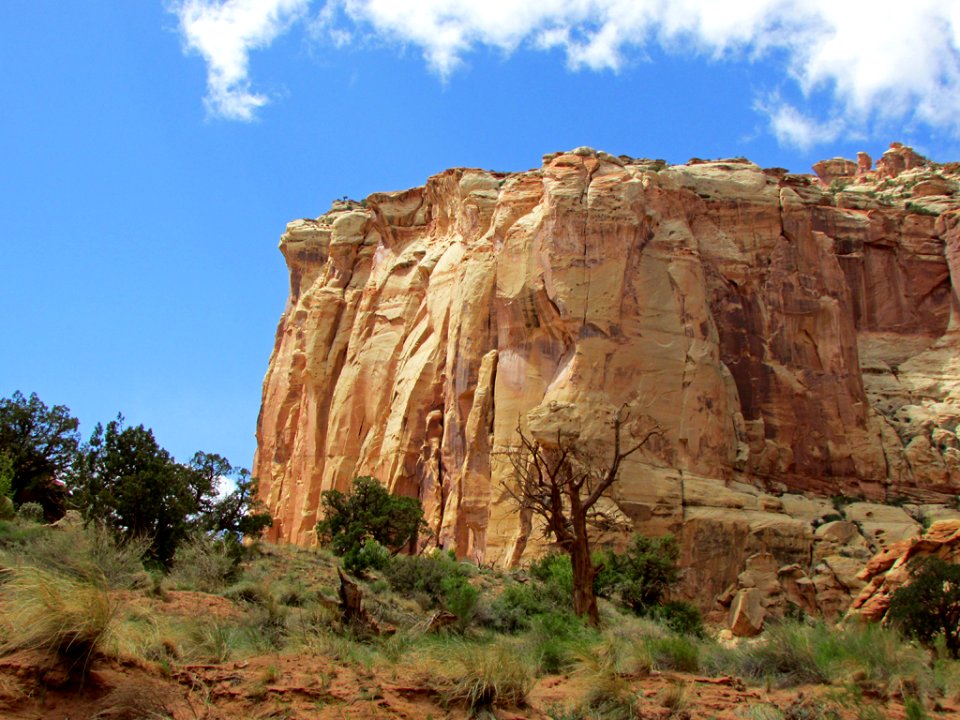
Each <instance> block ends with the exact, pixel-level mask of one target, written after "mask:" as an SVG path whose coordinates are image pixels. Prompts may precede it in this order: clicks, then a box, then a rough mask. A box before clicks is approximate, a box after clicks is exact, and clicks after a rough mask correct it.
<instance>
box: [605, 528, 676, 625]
mask: <svg viewBox="0 0 960 720" xmlns="http://www.w3.org/2000/svg"><path fill="white" fill-rule="evenodd" d="M599 557H600V560H601V562H602V563H603V568H602V570H601V571H600V573H599V574H598V575H597V582H596V585H597V594H598V595H599V596H600V597H616V598H619V600H620V602H621V603H622V604H623V605H625V606H627V607H629V608H631V609H632V610H633V611H634V612H635V613H637V614H638V615H643V614H646V613H648V612H650V611H651V610H652V609H653V608H654V607H656V606H657V605H658V604H659V603H660V600H661V599H662V598H663V596H664V594H665V593H666V592H667V591H668V590H669V589H670V587H671V586H672V585H674V584H675V583H676V582H677V580H679V579H680V571H679V569H678V568H677V560H678V559H679V557H680V546H679V544H678V543H677V540H676V538H674V537H673V536H672V535H664V536H663V537H659V538H648V537H645V536H643V535H634V536H633V541H632V542H631V544H630V547H629V548H628V549H627V551H626V552H625V553H623V554H617V553H613V552H610V551H606V552H603V553H599Z"/></svg>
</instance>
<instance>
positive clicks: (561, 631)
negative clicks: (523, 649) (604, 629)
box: [531, 611, 596, 674]
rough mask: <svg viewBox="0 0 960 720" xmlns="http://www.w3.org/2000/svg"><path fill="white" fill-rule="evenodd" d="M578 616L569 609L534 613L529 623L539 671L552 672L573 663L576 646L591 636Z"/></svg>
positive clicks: (576, 650)
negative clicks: (541, 613) (535, 614)
mask: <svg viewBox="0 0 960 720" xmlns="http://www.w3.org/2000/svg"><path fill="white" fill-rule="evenodd" d="M591 632H592V631H591V630H589V629H588V628H587V626H586V625H585V624H584V622H583V620H582V619H581V618H578V617H577V616H576V615H574V614H573V613H572V612H570V611H565V612H548V613H545V614H543V615H538V616H536V617H535V618H534V619H533V621H532V624H531V640H532V641H533V651H534V656H535V658H536V661H537V667H538V669H539V671H540V672H541V673H548V674H556V673H560V672H564V671H566V670H569V669H570V668H571V667H573V666H574V665H575V664H576V661H577V654H578V650H580V649H582V647H583V641H584V640H585V639H586V638H590V637H593V638H595V637H596V636H595V635H593V636H591Z"/></svg>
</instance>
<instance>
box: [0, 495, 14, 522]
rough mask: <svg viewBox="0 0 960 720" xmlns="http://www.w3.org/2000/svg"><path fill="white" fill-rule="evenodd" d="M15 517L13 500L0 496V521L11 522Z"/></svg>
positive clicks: (6, 496)
mask: <svg viewBox="0 0 960 720" xmlns="http://www.w3.org/2000/svg"><path fill="white" fill-rule="evenodd" d="M16 516H17V511H16V509H15V508H14V507H13V500H12V499H11V498H10V497H9V496H8V495H0V520H13V519H14V518H15V517H16Z"/></svg>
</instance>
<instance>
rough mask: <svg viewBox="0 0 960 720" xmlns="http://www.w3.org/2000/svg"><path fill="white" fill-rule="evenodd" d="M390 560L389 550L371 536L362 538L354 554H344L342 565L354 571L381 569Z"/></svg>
mask: <svg viewBox="0 0 960 720" xmlns="http://www.w3.org/2000/svg"><path fill="white" fill-rule="evenodd" d="M389 562H390V551H389V550H388V549H387V548H385V547H384V546H383V545H381V544H380V543H378V542H377V541H376V540H374V539H372V538H368V539H367V540H364V542H363V545H361V546H360V549H359V550H358V551H357V553H356V555H352V554H351V553H347V554H346V555H345V556H344V563H343V564H344V567H346V568H347V569H348V570H352V571H354V572H363V571H364V570H367V569H371V570H383V569H384V568H385V567H386V566H387V564H388V563H389Z"/></svg>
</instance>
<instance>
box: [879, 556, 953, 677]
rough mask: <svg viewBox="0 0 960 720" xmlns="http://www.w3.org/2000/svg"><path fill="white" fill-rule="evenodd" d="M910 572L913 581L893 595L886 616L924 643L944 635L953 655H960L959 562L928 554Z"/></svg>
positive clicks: (930, 643)
mask: <svg viewBox="0 0 960 720" xmlns="http://www.w3.org/2000/svg"><path fill="white" fill-rule="evenodd" d="M910 573H911V575H912V578H911V581H910V583H909V584H907V585H904V586H903V587H901V588H898V589H897V590H896V591H895V592H894V593H893V596H892V597H891V598H890V610H889V611H888V613H887V617H888V618H890V621H891V622H893V623H894V625H896V626H897V627H898V628H899V629H900V630H901V631H902V632H903V633H904V634H905V635H908V636H910V637H915V638H916V639H917V640H919V641H920V642H922V643H923V644H924V645H928V646H933V643H934V641H935V640H936V638H937V637H938V636H939V635H941V634H942V635H943V637H944V643H945V645H946V649H947V651H948V652H949V653H950V656H951V657H953V658H958V657H960V565H957V564H954V563H949V562H946V561H945V560H941V559H940V558H938V557H929V558H926V559H925V560H923V561H921V562H918V563H916V564H914V565H913V566H912V567H911V568H910Z"/></svg>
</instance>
